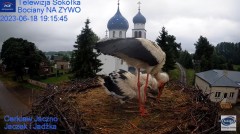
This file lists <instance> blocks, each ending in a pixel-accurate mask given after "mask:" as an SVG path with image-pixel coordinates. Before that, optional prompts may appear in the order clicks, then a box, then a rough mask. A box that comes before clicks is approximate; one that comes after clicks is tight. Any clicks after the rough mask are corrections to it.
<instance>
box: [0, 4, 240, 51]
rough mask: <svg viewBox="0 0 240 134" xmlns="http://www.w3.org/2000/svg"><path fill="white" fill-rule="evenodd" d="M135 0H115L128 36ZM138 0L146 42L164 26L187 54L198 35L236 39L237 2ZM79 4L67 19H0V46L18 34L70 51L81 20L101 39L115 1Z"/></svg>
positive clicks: (239, 36) (239, 31)
mask: <svg viewBox="0 0 240 134" xmlns="http://www.w3.org/2000/svg"><path fill="white" fill-rule="evenodd" d="M138 1H139V0H120V11H121V13H122V15H123V16H124V17H125V18H126V19H127V20H128V22H129V29H128V31H127V36H128V37H131V36H132V29H133V22H132V19H133V17H134V16H135V15H136V14H137V12H138V4H137V3H138ZM140 1H141V3H142V4H141V12H142V14H143V15H144V16H145V17H146V19H147V22H146V30H147V38H148V39H150V40H153V41H155V40H156V38H157V36H158V35H159V32H160V30H161V28H162V27H163V26H165V27H166V30H167V31H168V33H169V34H171V35H174V36H175V37H176V39H177V42H179V43H181V44H182V48H183V49H186V50H188V51H189V52H194V51H195V47H194V45H193V44H194V43H195V42H196V41H197V40H198V38H199V37H200V35H202V36H205V37H207V38H208V40H209V41H210V43H212V44H213V45H216V44H217V43H220V42H223V41H226V42H240V14H239V11H240V9H239V5H240V1H239V0H140ZM18 2H19V1H18V0H17V3H18ZM34 7H36V6H34ZM80 7H81V12H80V13H75V14H68V18H69V20H68V21H67V22H40V21H38V22H0V47H1V45H2V43H3V42H4V41H5V40H7V39H8V38H9V37H18V38H24V39H27V40H28V41H31V42H33V43H35V44H36V45H37V47H38V48H39V49H40V50H43V51H59V50H73V45H74V42H75V40H76V36H77V35H78V34H80V32H81V29H82V28H83V27H84V22H85V21H86V19H87V18H89V19H90V21H91V24H90V27H91V28H92V29H93V31H94V32H95V33H96V34H97V35H98V36H99V37H100V38H103V37H105V31H106V30H107V22H108V20H109V19H110V18H111V17H112V16H113V15H114V14H115V13H116V11H117V0H81V6H80ZM0 15H13V14H12V13H0ZM28 15H29V14H28ZM59 15H61V14H59ZM29 16H30V15H29Z"/></svg>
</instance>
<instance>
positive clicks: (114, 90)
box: [102, 69, 168, 103]
mask: <svg viewBox="0 0 240 134" xmlns="http://www.w3.org/2000/svg"><path fill="white" fill-rule="evenodd" d="M160 75H161V76H162V78H163V79H162V82H164V83H166V82H167V81H168V75H167V74H166V73H161V74H160ZM146 78H147V75H146V74H141V75H140V85H141V87H140V91H141V92H140V93H141V95H140V96H141V98H139V99H140V100H141V102H145V99H146V98H145V97H144V94H143V93H144V87H145V85H144V82H145V81H146ZM137 80H138V78H137V76H136V75H134V74H132V73H130V72H128V71H125V70H122V69H119V70H117V71H113V72H112V73H110V74H109V76H106V77H104V82H103V81H102V84H103V86H104V87H105V91H106V92H107V94H109V95H112V96H113V97H115V98H117V99H119V100H120V102H121V103H124V102H125V101H126V100H130V99H132V98H137V94H138V87H137V84H136V82H137ZM147 87H148V88H149V89H150V90H153V91H157V89H158V82H157V80H156V79H155V78H154V77H152V76H151V75H149V82H148V85H147Z"/></svg>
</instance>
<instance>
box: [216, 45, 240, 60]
mask: <svg viewBox="0 0 240 134" xmlns="http://www.w3.org/2000/svg"><path fill="white" fill-rule="evenodd" d="M216 53H217V55H221V56H223V57H225V58H226V59H227V61H228V62H229V63H230V62H232V63H233V64H240V58H239V57H240V43H231V42H221V43H219V44H217V46H216Z"/></svg>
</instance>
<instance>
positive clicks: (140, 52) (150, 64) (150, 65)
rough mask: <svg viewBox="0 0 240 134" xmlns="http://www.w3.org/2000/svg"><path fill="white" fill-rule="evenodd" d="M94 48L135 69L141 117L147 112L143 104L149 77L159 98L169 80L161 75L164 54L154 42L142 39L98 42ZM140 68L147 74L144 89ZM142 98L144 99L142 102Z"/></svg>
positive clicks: (166, 76) (164, 58)
mask: <svg viewBox="0 0 240 134" xmlns="http://www.w3.org/2000/svg"><path fill="white" fill-rule="evenodd" d="M95 48H96V49H97V50H98V51H100V52H102V53H103V54H108V55H112V56H115V57H118V58H120V59H123V60H124V61H126V63H127V64H128V65H130V66H134V67H135V68H137V71H138V74H137V81H136V83H137V84H136V85H137V89H138V97H139V104H140V112H141V115H145V114H146V113H147V112H146V110H145V108H144V103H145V101H146V90H147V86H148V81H149V77H150V76H151V75H152V76H153V77H154V78H155V79H156V81H157V86H158V90H159V97H160V95H161V92H162V89H163V86H164V84H165V83H166V82H167V81H168V80H169V77H168V75H167V74H165V75H163V74H161V72H162V70H161V69H162V67H163V65H164V64H165V60H166V54H165V53H164V52H163V51H162V49H161V48H160V47H159V46H158V45H156V44H155V43H154V42H152V41H150V40H147V39H144V38H125V39H122V38H118V39H109V40H104V41H100V42H98V43H97V44H96V47H95ZM140 68H143V69H145V70H146V72H147V75H146V83H145V86H144V87H142V85H141V84H142V82H141V80H140V78H141V79H142V77H141V76H140ZM149 74H151V75H149ZM142 88H143V89H142ZM143 91H144V93H142V92H143ZM143 96H144V97H143ZM140 98H141V99H140ZM142 98H144V100H143V101H142Z"/></svg>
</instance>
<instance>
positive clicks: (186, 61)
mask: <svg viewBox="0 0 240 134" xmlns="http://www.w3.org/2000/svg"><path fill="white" fill-rule="evenodd" d="M178 62H179V63H180V64H181V65H183V66H184V67H185V68H187V69H189V68H193V62H192V56H191V54H190V53H188V51H186V50H185V51H181V52H180V56H179V59H178Z"/></svg>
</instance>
